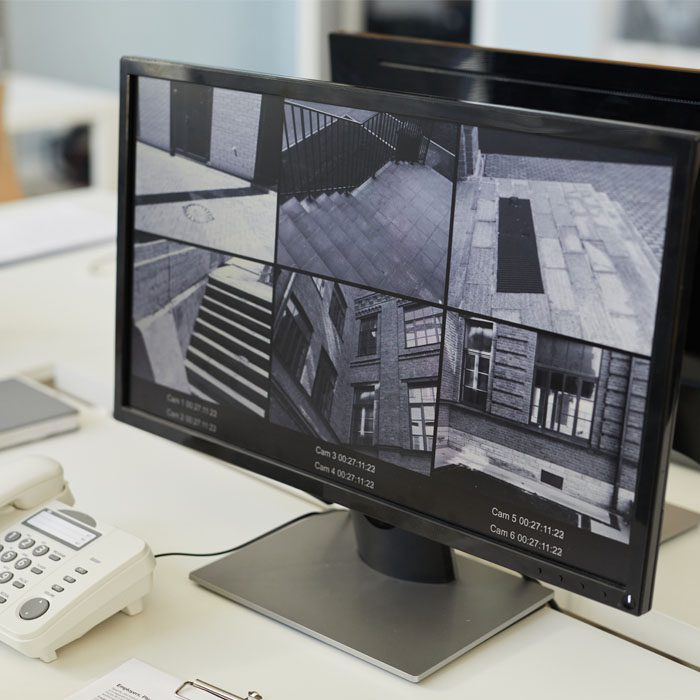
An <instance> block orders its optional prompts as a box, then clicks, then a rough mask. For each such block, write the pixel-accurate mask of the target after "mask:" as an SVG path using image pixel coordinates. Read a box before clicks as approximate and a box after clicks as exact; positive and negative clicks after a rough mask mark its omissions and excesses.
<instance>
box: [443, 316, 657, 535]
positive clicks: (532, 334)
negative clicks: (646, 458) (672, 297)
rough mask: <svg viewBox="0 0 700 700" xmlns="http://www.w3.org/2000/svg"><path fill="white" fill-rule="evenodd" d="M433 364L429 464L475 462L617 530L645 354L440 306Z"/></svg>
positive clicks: (631, 470) (587, 521) (633, 462)
mask: <svg viewBox="0 0 700 700" xmlns="http://www.w3.org/2000/svg"><path fill="white" fill-rule="evenodd" d="M442 372H443V373H442V383H441V389H440V407H439V416H438V431H437V451H436V461H435V467H436V468H440V467H444V466H447V465H454V464H462V465H464V466H466V467H469V468H472V469H479V470H481V471H484V472H485V473H489V474H491V475H492V476H495V477H496V478H500V479H502V480H505V481H509V482H511V483H513V484H514V485H517V486H519V487H520V488H522V489H524V490H525V491H529V492H532V493H534V494H536V495H538V496H540V497H543V498H545V499H549V500H551V501H554V502H557V503H559V505H562V506H564V507H566V508H569V509H571V510H573V511H576V512H577V513H578V514H579V524H580V525H581V526H584V527H585V526H590V527H591V529H593V530H597V531H599V532H600V533H601V534H608V535H609V536H613V537H614V536H616V535H615V531H620V532H622V533H623V534H622V535H621V536H622V537H625V536H626V535H625V534H624V531H625V527H626V526H624V525H623V524H622V523H621V522H620V520H622V521H624V519H625V518H626V516H627V513H628V511H629V508H630V506H631V504H632V500H633V498H634V489H635V482H636V476H637V467H638V462H639V457H640V448H641V439H642V427H643V419H644V412H645V406H646V393H647V383H648V373H649V363H648V361H647V360H645V359H641V358H638V357H634V356H631V355H628V354H626V353H621V352H616V351H614V350H609V349H605V348H599V347H596V346H593V345H588V344H584V343H580V342H578V341H575V340H570V339H566V338H562V337H560V336H554V335H550V334H548V333H543V332H536V331H532V330H527V329H524V328H520V327H516V326H512V325H510V324H506V323H502V322H494V321H491V320H485V319H482V318H478V317H474V316H469V315H463V314H457V313H453V312H448V314H447V319H446V326H445V349H444V358H443V370H442Z"/></svg>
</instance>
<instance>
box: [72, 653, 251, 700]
mask: <svg viewBox="0 0 700 700" xmlns="http://www.w3.org/2000/svg"><path fill="white" fill-rule="evenodd" d="M175 688H177V690H175ZM110 691H112V692H110ZM114 691H117V692H116V693H115V692H114ZM122 691H124V693H122ZM107 696H109V697H114V696H118V697H120V698H121V697H141V698H146V697H149V698H161V699H162V698H173V700H262V695H261V694H260V693H258V692H257V691H256V690H251V691H250V692H249V693H248V694H247V695H236V694H235V693H231V692H229V691H228V690H224V689H223V688H218V687H217V686H215V685H212V684H211V683H207V682H206V681H203V680H201V679H199V678H197V679H195V680H193V681H185V682H184V683H183V682H182V678H177V677H176V676H172V675H171V674H169V673H165V672H164V671H161V670H160V669H157V668H155V667H154V666H151V665H150V664H147V663H145V662H144V661H140V660H139V659H129V660H128V661H125V662H124V663H123V664H121V666H118V667H117V668H115V669H113V670H112V671H110V672H109V673H108V674H106V675H105V676H102V678H98V679H97V680H96V681H93V682H92V683H91V684H90V685H89V686H87V687H86V688H83V689H82V690H79V691H78V692H77V693H74V694H73V695H71V696H69V697H68V698H66V700H98V699H99V698H104V697H107Z"/></svg>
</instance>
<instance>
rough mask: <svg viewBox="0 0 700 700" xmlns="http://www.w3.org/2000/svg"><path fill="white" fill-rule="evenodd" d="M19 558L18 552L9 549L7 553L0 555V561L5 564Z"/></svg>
mask: <svg viewBox="0 0 700 700" xmlns="http://www.w3.org/2000/svg"><path fill="white" fill-rule="evenodd" d="M16 558H17V552H13V551H12V550H11V549H8V550H7V551H6V552H3V553H2V554H0V561H3V562H8V561H12V560H13V559H16Z"/></svg>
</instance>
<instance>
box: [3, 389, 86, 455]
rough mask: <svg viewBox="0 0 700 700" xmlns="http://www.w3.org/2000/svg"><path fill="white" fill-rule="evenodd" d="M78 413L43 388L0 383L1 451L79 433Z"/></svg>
mask: <svg viewBox="0 0 700 700" xmlns="http://www.w3.org/2000/svg"><path fill="white" fill-rule="evenodd" d="M78 426H79V414H78V411H77V410H76V409H75V408H74V407H73V406H71V405H70V404H68V403H66V402H65V401H62V400H60V399H58V398H56V396H54V395H53V393H51V391H50V390H49V389H45V388H43V387H42V386H41V385H40V384H37V383H35V382H30V381H27V380H25V379H5V380H2V381H0V449H4V448H6V447H13V446H14V445H20V444H22V443H24V442H31V441H33V440H41V439H42V438H46V437H49V436H50V435H57V434H59V433H65V432H68V431H69V430H76V429H77V428H78Z"/></svg>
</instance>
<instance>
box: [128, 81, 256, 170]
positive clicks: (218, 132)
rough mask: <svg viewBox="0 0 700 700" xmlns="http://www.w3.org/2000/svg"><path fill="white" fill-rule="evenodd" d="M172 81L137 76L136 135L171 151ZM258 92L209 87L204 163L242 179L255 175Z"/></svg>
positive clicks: (151, 144)
mask: <svg viewBox="0 0 700 700" xmlns="http://www.w3.org/2000/svg"><path fill="white" fill-rule="evenodd" d="M171 90H172V83H171V82H170V81H168V80H159V79H156V78H140V79H139V115H138V134H137V138H138V140H139V141H141V142H142V143H146V144H148V145H150V146H155V147H156V148H159V149H161V150H164V151H171V148H172V146H173V144H172V143H171V135H172V131H171V125H172V121H173V115H172V109H173V106H172V101H171ZM261 102H262V96H261V95H257V94H255V93H250V92H240V91H237V90H224V89H221V88H213V89H212V90H211V136H210V141H209V150H210V153H209V159H208V163H209V165H211V166H212V167H214V168H216V169H217V170H222V171H224V172H227V173H230V174H232V175H236V176H237V177H240V178H243V179H244V180H254V179H255V167H256V153H257V147H258V135H259V130H260V116H261Z"/></svg>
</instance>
